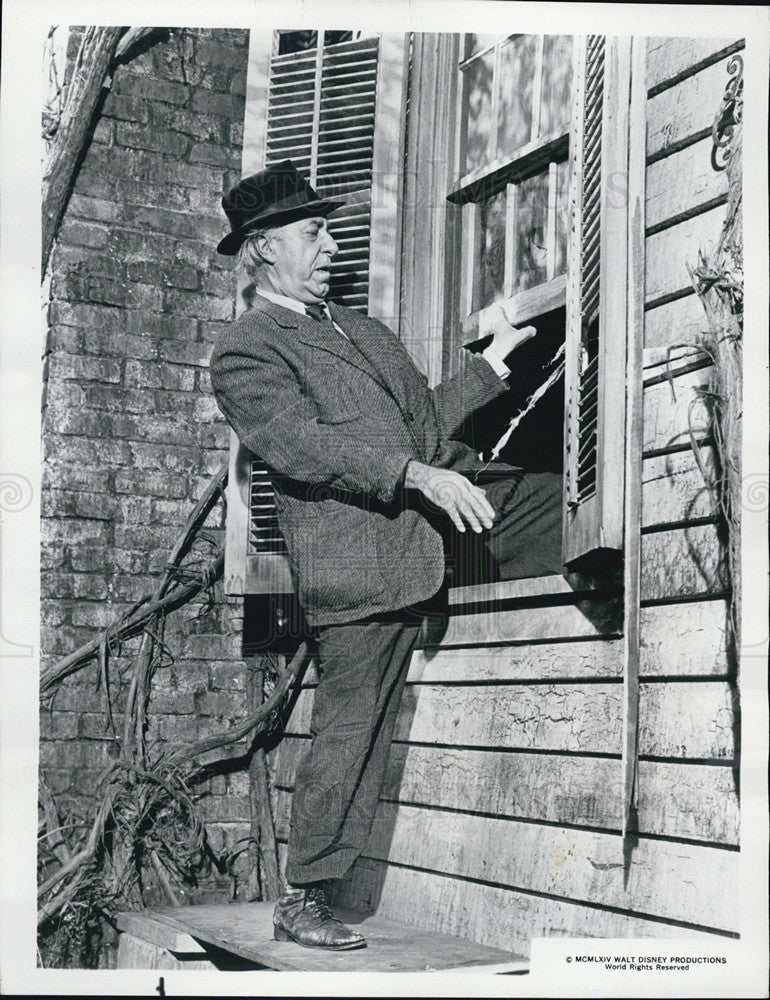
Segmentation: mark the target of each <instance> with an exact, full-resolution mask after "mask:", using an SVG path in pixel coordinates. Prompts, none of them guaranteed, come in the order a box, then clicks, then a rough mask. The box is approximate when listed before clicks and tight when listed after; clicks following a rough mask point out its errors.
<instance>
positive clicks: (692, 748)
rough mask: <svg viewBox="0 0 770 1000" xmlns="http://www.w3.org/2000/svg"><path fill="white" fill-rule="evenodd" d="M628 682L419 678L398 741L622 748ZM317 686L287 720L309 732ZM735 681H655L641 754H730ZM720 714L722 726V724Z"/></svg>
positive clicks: (644, 694) (645, 708) (407, 696)
mask: <svg viewBox="0 0 770 1000" xmlns="http://www.w3.org/2000/svg"><path fill="white" fill-rule="evenodd" d="M620 705H621V685H620V684H617V683H614V684H611V683H608V684H601V683H600V684H542V685H541V684H528V685H524V684H522V685H517V684H508V685H501V686H491V687H490V686H486V685H482V686H457V687H455V686H449V685H447V686H443V685H430V684H411V685H408V686H407V687H406V689H405V691H404V697H403V699H402V702H401V708H400V710H399V714H398V717H397V719H396V727H395V732H394V739H395V740H398V741H403V742H410V743H437V744H443V745H450V746H467V747H479V748H485V749H494V748H502V749H507V750H537V751H549V752H554V753H559V752H566V753H584V754H600V753H610V754H618V753H620V739H621V728H622V719H621V711H620ZM311 708H312V691H304V692H303V693H302V696H301V697H300V699H299V701H298V703H297V707H296V709H295V713H294V714H293V715H292V717H291V719H290V720H289V725H288V726H287V734H288V735H297V734H300V735H301V734H304V733H307V731H308V725H309V720H310V711H311ZM729 713H730V693H729V685H728V684H727V683H726V682H724V681H691V682H688V681H683V682H681V683H676V684H672V683H670V682H651V683H647V684H644V685H643V686H642V690H641V695H640V708H639V714H640V744H639V752H640V753H641V754H646V755H649V756H655V757H674V758H679V757H696V758H701V759H714V760H727V759H730V758H731V757H732V754H733V734H732V731H731V729H730V726H729V725H727V724H726V722H727V716H728V715H729ZM717 720H719V725H717Z"/></svg>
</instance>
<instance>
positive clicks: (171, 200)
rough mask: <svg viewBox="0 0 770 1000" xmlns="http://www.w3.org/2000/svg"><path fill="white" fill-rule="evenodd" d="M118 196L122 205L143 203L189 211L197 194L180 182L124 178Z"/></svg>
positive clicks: (193, 189) (195, 203) (149, 205)
mask: <svg viewBox="0 0 770 1000" xmlns="http://www.w3.org/2000/svg"><path fill="white" fill-rule="evenodd" d="M120 197H121V203H122V204H124V205H144V206H146V207H148V208H170V209H176V210H177V211H180V212H189V211H192V210H193V209H194V208H195V207H196V205H197V200H198V197H199V195H198V192H197V191H196V189H195V188H192V187H185V186H183V185H181V184H168V183H151V182H150V181H146V180H145V181H132V180H130V179H128V178H126V179H124V180H122V181H121V184H120ZM209 205H210V201H209Z"/></svg>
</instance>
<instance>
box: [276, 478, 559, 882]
mask: <svg viewBox="0 0 770 1000" xmlns="http://www.w3.org/2000/svg"><path fill="white" fill-rule="evenodd" d="M480 485H482V486H483V488H484V489H485V491H486V493H487V497H488V499H489V501H490V503H491V504H492V506H493V507H494V509H495V512H496V514H497V519H496V522H495V525H494V527H493V528H492V529H491V530H490V531H488V532H485V533H484V535H483V536H482V537H481V538H480V537H479V536H476V535H475V533H474V532H471V531H467V532H466V533H465V534H464V535H461V534H460V533H459V532H457V531H455V530H454V529H451V530H447V531H446V533H445V546H446V549H447V566H448V570H449V572H450V574H451V575H452V577H453V579H452V583H454V584H455V585H462V584H468V583H481V582H491V581H493V580H499V579H513V578H515V577H526V576H539V575H544V574H547V573H558V572H560V571H561V496H562V485H561V476H559V475H557V474H554V473H547V472H546V473H536V474H525V473H520V474H516V475H513V476H512V475H511V474H510V472H508V473H507V474H505V475H503V474H499V475H494V476H493V477H491V481H487V482H486V483H481V484H480ZM426 614H427V615H436V614H438V615H439V616H440V618H443V619H444V620H445V615H446V609H445V608H442V604H441V596H440V595H439V597H438V602H437V601H435V600H430V599H429V600H428V601H425V602H423V603H422V604H420V605H415V606H414V607H413V608H403V609H400V610H398V611H394V612H392V613H386V614H381V615H376V616H372V617H370V618H367V619H365V620H362V621H357V622H351V623H346V624H342V625H325V626H320V627H319V628H318V629H317V630H316V631H317V642H318V656H317V665H318V671H319V681H318V685H317V687H316V690H315V700H314V703H313V712H312V716H311V722H310V735H311V737H312V740H311V744H310V747H309V749H308V751H307V752H306V754H305V755H304V757H303V758H302V760H301V761H300V763H299V765H298V767H297V772H296V776H295V784H294V796H293V799H292V811H291V829H290V833H289V845H288V853H287V860H286V879H287V881H288V882H290V883H291V884H292V885H306V884H308V883H310V882H316V881H321V880H324V879H336V878H342V877H343V876H344V875H345V874H346V872H347V871H348V869H349V868H350V867H351V865H352V864H353V862H354V861H355V860H356V858H358V857H359V855H360V854H361V853H362V852H363V850H364V848H365V847H366V843H367V840H368V838H369V834H370V832H371V828H372V824H373V822H374V816H375V812H376V810H377V803H378V800H379V797H380V792H381V789H382V785H383V781H384V777H385V769H386V767H387V763H388V756H389V753H390V744H391V739H392V736H393V729H394V725H395V721H396V716H397V714H398V710H399V706H400V702H401V696H402V693H403V689H404V682H405V680H406V674H407V670H408V666H409V659H410V656H411V653H412V650H413V648H414V645H415V642H416V641H417V636H418V633H419V631H420V626H421V623H422V621H423V618H424V617H425V615H426Z"/></svg>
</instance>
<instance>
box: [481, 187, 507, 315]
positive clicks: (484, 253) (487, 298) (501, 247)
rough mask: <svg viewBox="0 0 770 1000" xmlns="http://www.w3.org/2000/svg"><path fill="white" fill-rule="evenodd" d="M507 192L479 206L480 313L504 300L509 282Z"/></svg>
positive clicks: (500, 193)
mask: <svg viewBox="0 0 770 1000" xmlns="http://www.w3.org/2000/svg"><path fill="white" fill-rule="evenodd" d="M505 201H506V192H505V188H503V190H502V191H500V192H499V193H498V194H496V195H493V196H492V197H491V198H489V199H488V200H487V201H485V202H482V203H481V204H480V205H479V208H478V212H479V230H480V233H479V254H480V260H479V284H478V287H479V302H478V304H477V305H476V308H477V309H483V307H484V306H488V305H491V304H492V303H493V302H497V301H498V299H501V298H502V297H503V284H504V282H505Z"/></svg>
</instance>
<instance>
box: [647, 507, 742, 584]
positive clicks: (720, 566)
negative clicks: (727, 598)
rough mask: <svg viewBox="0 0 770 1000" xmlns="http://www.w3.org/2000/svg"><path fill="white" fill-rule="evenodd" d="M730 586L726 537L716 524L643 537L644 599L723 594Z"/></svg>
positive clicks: (653, 533)
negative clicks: (725, 545)
mask: <svg viewBox="0 0 770 1000" xmlns="http://www.w3.org/2000/svg"><path fill="white" fill-rule="evenodd" d="M728 586H729V582H728V576H727V567H726V563H725V548H724V540H723V538H722V537H721V533H720V528H719V527H718V526H717V525H715V524H698V525H691V526H689V527H687V528H673V529H671V530H666V531H655V532H652V533H651V534H646V535H643V536H642V600H643V601H659V600H664V599H669V600H670V599H671V598H689V597H695V596H702V595H704V594H723V593H725V592H726V591H727V589H728Z"/></svg>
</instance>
